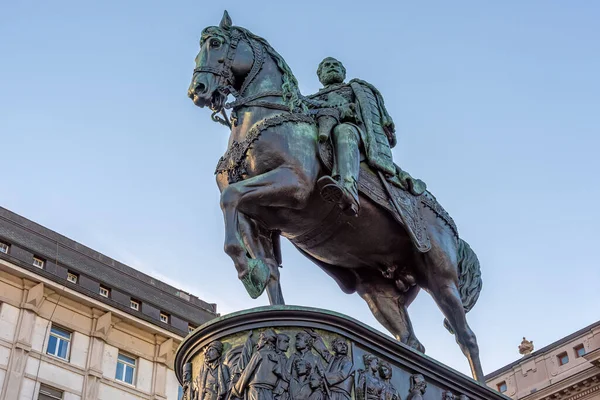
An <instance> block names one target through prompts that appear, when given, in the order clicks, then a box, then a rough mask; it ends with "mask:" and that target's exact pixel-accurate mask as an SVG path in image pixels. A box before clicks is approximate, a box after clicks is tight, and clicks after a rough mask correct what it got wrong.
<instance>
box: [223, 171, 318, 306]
mask: <svg viewBox="0 0 600 400" xmlns="http://www.w3.org/2000/svg"><path fill="white" fill-rule="evenodd" d="M313 185H314V180H313V181H312V182H311V181H310V179H309V178H308V177H307V176H306V174H304V173H302V170H298V169H296V168H291V167H289V166H280V167H278V168H275V169H273V170H271V171H269V172H266V173H264V174H261V175H257V176H254V177H252V178H249V179H246V180H244V181H241V182H237V183H234V184H231V185H229V186H227V187H226V188H225V189H224V190H223V192H222V193H221V209H222V210H223V216H224V219H225V246H224V248H225V252H226V253H227V254H228V255H229V256H230V257H231V259H232V260H233V262H234V264H235V267H236V269H237V271H238V277H239V279H240V280H242V282H243V283H244V286H245V287H246V290H248V293H249V294H250V296H251V297H253V298H256V297H258V296H259V295H260V294H261V293H262V292H263V291H264V290H265V288H267V290H268V293H269V299H270V301H271V303H272V304H283V296H282V294H281V288H280V286H279V270H278V266H279V265H278V264H279V262H276V263H274V262H273V261H272V260H273V258H275V259H276V258H277V257H275V256H274V254H273V249H272V240H271V242H270V243H269V244H270V246H267V245H266V239H264V238H263V239H262V240H261V238H260V235H259V234H258V231H257V229H252V228H251V226H250V225H251V224H249V223H248V220H247V219H246V218H247V217H248V216H252V217H256V218H257V219H260V216H261V214H264V213H265V212H269V210H267V209H266V208H267V207H282V208H292V209H299V208H303V207H304V206H305V205H306V202H307V201H308V198H309V196H310V193H311V192H312V186H313ZM240 228H241V229H242V231H241V230H240ZM267 228H268V227H267ZM265 229H266V228H265ZM263 236H264V235H263ZM269 248H270V249H271V250H270V252H269V253H265V249H269ZM271 255H272V256H271Z"/></svg>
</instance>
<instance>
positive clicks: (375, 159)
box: [350, 79, 396, 175]
mask: <svg viewBox="0 0 600 400" xmlns="http://www.w3.org/2000/svg"><path fill="white" fill-rule="evenodd" d="M350 87H351V88H352V91H353V92H354V95H355V96H356V102H357V113H358V115H359V118H360V120H361V122H362V124H361V126H360V128H361V129H359V131H360V135H361V139H362V141H363V145H364V148H365V156H366V158H367V162H368V163H369V165H370V166H371V167H373V168H375V169H377V170H380V171H382V172H385V173H386V174H388V175H395V174H396V166H395V165H394V160H393V158H392V150H391V149H392V147H394V146H395V145H396V134H395V132H394V122H393V121H392V118H391V117H390V115H389V114H388V112H387V110H386V108H385V104H384V103H383V97H382V96H381V93H379V91H378V90H377V89H376V88H375V87H374V86H373V85H371V84H369V83H367V82H365V81H362V80H360V79H352V80H351V81H350Z"/></svg>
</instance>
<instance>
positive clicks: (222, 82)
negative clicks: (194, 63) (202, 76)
mask: <svg viewBox="0 0 600 400" xmlns="http://www.w3.org/2000/svg"><path fill="white" fill-rule="evenodd" d="M241 37H242V33H241V32H240V31H238V30H237V29H233V30H232V31H231V35H230V42H229V48H228V49H227V54H226V55H225V59H224V60H223V62H222V63H221V68H215V67H211V66H204V67H200V68H195V69H194V73H198V72H208V73H211V74H213V75H217V76H218V77H219V86H220V87H222V88H225V87H229V86H233V74H232V72H231V65H232V64H233V59H234V58H235V52H236V49H237V46H238V43H239V42H240V39H241Z"/></svg>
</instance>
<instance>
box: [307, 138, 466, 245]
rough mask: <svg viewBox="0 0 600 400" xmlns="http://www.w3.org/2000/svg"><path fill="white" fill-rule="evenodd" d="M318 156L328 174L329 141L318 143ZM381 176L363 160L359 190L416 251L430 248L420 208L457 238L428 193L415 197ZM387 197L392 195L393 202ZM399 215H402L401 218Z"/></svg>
mask: <svg viewBox="0 0 600 400" xmlns="http://www.w3.org/2000/svg"><path fill="white" fill-rule="evenodd" d="M319 157H320V159H321V162H322V163H323V165H324V166H325V168H327V169H328V170H329V171H331V170H332V168H333V157H334V156H333V145H332V143H331V141H329V140H328V141H325V142H321V143H319ZM380 176H382V175H380V174H378V173H377V172H375V171H374V170H373V169H372V168H371V167H369V165H368V164H367V163H366V162H365V161H362V162H361V164H360V172H359V177H358V191H359V192H360V193H362V194H363V195H364V196H366V197H368V198H369V199H371V200H372V201H374V202H375V203H376V204H378V205H379V206H381V207H383V208H384V209H385V210H387V211H388V212H389V213H390V214H392V216H393V217H394V219H395V220H396V221H397V222H398V223H399V224H400V225H402V226H403V227H404V229H406V230H407V232H408V234H409V236H410V237H411V239H412V242H413V244H414V246H415V248H416V249H417V250H418V251H419V252H421V253H426V252H428V251H429V250H430V249H431V241H430V239H429V235H428V234H427V226H426V224H425V221H424V220H423V215H422V213H421V209H422V207H423V206H426V207H427V208H429V209H431V210H432V211H433V212H434V213H435V214H436V215H437V216H438V217H440V218H442V220H443V221H444V222H445V223H446V224H447V225H448V226H450V227H451V229H452V230H453V232H454V233H455V236H456V237H457V238H458V231H457V229H456V225H455V224H454V221H453V220H452V218H451V217H450V215H449V214H448V213H447V212H446V210H444V209H443V208H442V206H441V205H440V204H439V203H438V202H437V200H436V199H435V197H433V195H431V194H430V193H429V192H428V191H424V192H423V193H422V194H420V195H415V194H413V193H411V192H410V191H407V190H404V189H402V188H400V187H398V186H397V185H393V184H391V185H388V184H387V182H386V183H384V182H382V180H381V179H380ZM398 178H399V177H397V176H395V177H392V179H398ZM390 196H393V199H392V198H391V197H390ZM394 203H395V204H394ZM399 210H400V211H399ZM399 212H402V215H400V213H399Z"/></svg>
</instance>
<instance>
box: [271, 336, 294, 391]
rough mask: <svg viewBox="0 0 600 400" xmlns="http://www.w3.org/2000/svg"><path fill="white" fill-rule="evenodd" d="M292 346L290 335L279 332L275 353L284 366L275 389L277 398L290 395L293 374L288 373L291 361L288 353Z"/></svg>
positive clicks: (280, 363)
mask: <svg viewBox="0 0 600 400" xmlns="http://www.w3.org/2000/svg"><path fill="white" fill-rule="evenodd" d="M289 348H290V337H289V336H288V335H286V334H285V333H278V334H277V345H276V346H275V353H277V355H278V357H279V365H282V366H284V368H283V374H282V376H281V377H280V378H279V381H278V382H277V386H276V387H275V389H274V390H273V397H274V399H275V400H289V398H290V395H289V393H288V389H289V387H290V378H291V376H290V375H289V374H288V373H287V372H288V371H287V365H288V362H289V359H288V356H287V355H286V354H285V353H287V351H288V349H289Z"/></svg>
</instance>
